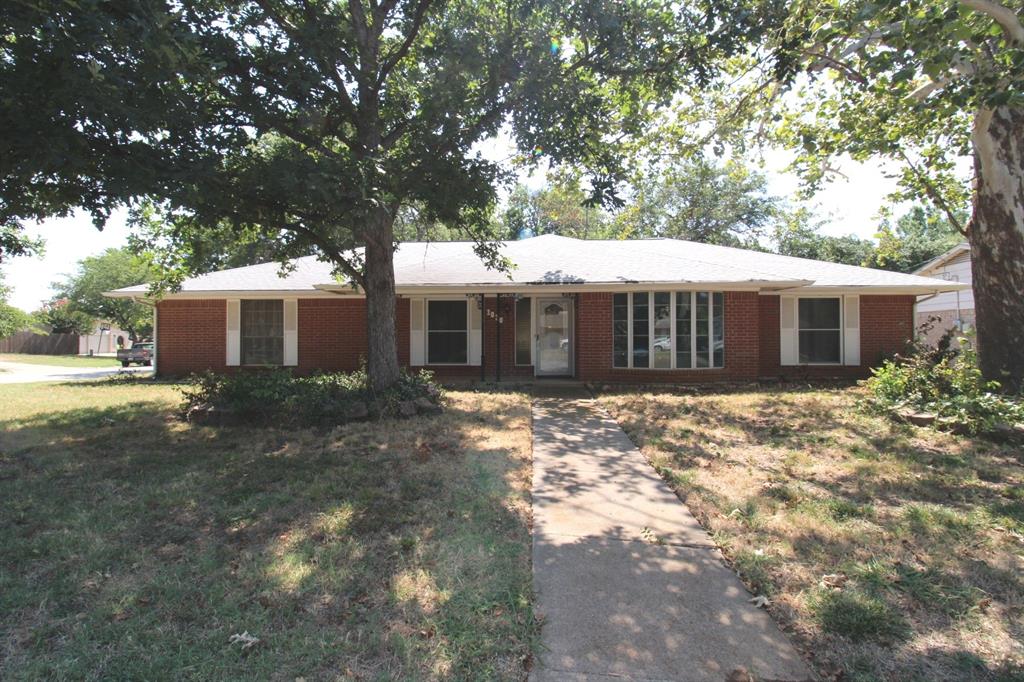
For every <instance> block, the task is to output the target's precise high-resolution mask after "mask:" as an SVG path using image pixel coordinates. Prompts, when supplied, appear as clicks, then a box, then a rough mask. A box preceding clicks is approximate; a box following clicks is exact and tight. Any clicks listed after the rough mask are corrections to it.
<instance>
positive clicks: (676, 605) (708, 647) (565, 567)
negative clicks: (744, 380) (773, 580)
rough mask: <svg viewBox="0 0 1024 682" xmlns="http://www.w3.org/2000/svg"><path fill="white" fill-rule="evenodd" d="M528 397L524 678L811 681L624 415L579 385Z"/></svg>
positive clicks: (540, 390) (543, 680) (542, 681)
mask: <svg viewBox="0 0 1024 682" xmlns="http://www.w3.org/2000/svg"><path fill="white" fill-rule="evenodd" d="M552 392H557V393H558V395H555V396H551V395H550V393H552ZM536 395H537V397H536V398H535V399H534V403H533V467H534V468H533V514H534V528H533V577H534V585H535V587H536V590H537V595H538V604H537V610H538V611H539V613H540V614H541V615H542V616H543V618H544V629H543V634H542V642H543V651H542V653H541V656H540V661H539V662H538V664H537V665H536V666H535V668H534V670H533V672H532V674H531V680H533V681H534V682H546V681H548V680H613V679H624V680H673V681H689V680H694V681H696V680H701V681H703V680H717V681H718V682H726V681H727V680H745V679H748V678H746V677H745V676H744V675H743V673H745V672H746V673H749V674H751V675H752V676H753V678H752V679H756V680H806V679H811V675H810V673H809V672H808V670H807V668H806V667H805V665H804V664H803V662H802V661H801V659H800V657H799V656H798V655H797V654H796V652H795V651H794V649H793V647H792V645H791V644H790V643H789V641H788V640H787V639H786V637H785V636H784V635H783V634H782V632H781V631H780V630H779V629H778V627H777V626H776V624H775V623H774V621H772V620H771V618H769V617H768V615H767V614H766V613H765V612H764V611H762V610H760V609H757V608H755V607H754V605H753V604H751V603H749V601H748V600H749V599H750V596H751V595H750V594H749V593H748V592H747V591H746V590H745V589H744V587H743V585H742V583H740V581H739V579H738V578H737V577H736V576H735V575H734V574H733V573H732V571H730V570H729V569H728V568H727V567H726V566H725V565H724V564H723V563H722V560H721V557H720V555H719V553H718V551H717V550H716V549H714V543H712V542H711V539H710V538H709V537H708V535H707V534H706V533H705V532H704V530H703V529H702V528H701V527H700V525H699V524H698V523H697V521H696V519H695V518H694V517H693V515H692V514H691V513H690V512H689V510H688V509H687V508H686V506H685V505H683V504H682V503H681V502H680V501H679V499H678V498H677V497H676V496H675V494H674V493H673V492H672V491H671V490H670V489H669V488H668V486H667V485H666V484H665V483H664V482H663V481H662V480H661V479H660V478H659V477H658V475H657V474H656V473H655V471H654V470H653V469H652V468H651V466H650V465H649V464H648V463H647V461H646V460H645V459H644V458H643V455H642V454H641V453H640V451H639V450H637V449H636V448H635V447H634V446H633V444H632V443H631V442H630V440H629V439H628V438H627V437H626V434H625V433H623V431H622V430H621V429H620V428H619V426H618V425H617V424H616V423H615V422H614V421H613V420H612V419H610V418H609V417H608V416H607V415H605V414H604V413H603V412H602V411H600V410H599V408H598V407H597V406H596V405H595V404H594V402H593V401H592V400H590V399H589V396H587V395H586V394H584V393H583V392H582V390H581V389H578V388H577V389H566V388H559V389H557V390H556V391H546V390H545V389H544V388H541V387H538V389H537V391H536Z"/></svg>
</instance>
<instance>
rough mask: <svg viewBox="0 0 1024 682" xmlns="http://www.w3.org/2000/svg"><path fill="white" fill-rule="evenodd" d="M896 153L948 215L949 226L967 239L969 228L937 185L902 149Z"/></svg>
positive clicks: (938, 206) (941, 209) (929, 196)
mask: <svg viewBox="0 0 1024 682" xmlns="http://www.w3.org/2000/svg"><path fill="white" fill-rule="evenodd" d="M896 151H897V153H898V154H899V155H900V158H902V159H903V162H904V163H906V164H907V167H908V168H910V170H911V172H912V173H913V174H914V175H916V176H917V177H918V178H919V179H920V180H921V184H922V185H923V186H924V191H925V194H927V195H928V198H929V199H931V200H932V203H933V204H935V206H936V207H937V208H938V209H939V210H940V211H942V212H943V213H945V214H946V219H947V220H948V221H949V224H950V225H952V226H953V227H955V228H956V231H957V232H959V233H960V234H962V235H963V236H964V237H966V236H967V228H966V227H964V224H963V223H962V222H961V221H960V219H959V218H958V217H957V215H956V213H955V212H954V211H953V209H952V207H950V205H949V203H948V202H947V201H946V200H945V199H944V198H943V197H942V195H941V194H939V191H938V190H936V189H935V185H933V184H932V181H931V180H929V179H928V176H927V175H926V174H925V172H924V171H922V170H920V169H919V168H918V167H917V164H915V163H914V162H913V161H912V160H911V158H910V157H909V156H907V153H906V152H905V151H903V148H902V147H898V148H897V150H896Z"/></svg>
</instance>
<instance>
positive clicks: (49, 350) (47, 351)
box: [0, 332, 78, 355]
mask: <svg viewBox="0 0 1024 682" xmlns="http://www.w3.org/2000/svg"><path fill="white" fill-rule="evenodd" d="M0 353H28V354H29V355H75V354H77V353H78V334H33V333H32V332H16V333H14V334H12V335H10V336H8V337H7V338H5V339H0Z"/></svg>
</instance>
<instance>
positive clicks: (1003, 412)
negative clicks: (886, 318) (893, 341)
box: [864, 337, 1024, 433]
mask: <svg viewBox="0 0 1024 682" xmlns="http://www.w3.org/2000/svg"><path fill="white" fill-rule="evenodd" d="M958 341H959V348H958V349H954V348H953V347H952V346H951V344H950V343H949V341H948V337H947V339H945V340H944V341H942V342H940V343H939V345H938V346H936V347H933V348H929V347H925V346H922V345H919V344H917V345H914V346H912V347H911V349H910V352H909V353H907V354H905V355H898V356H896V357H895V358H893V359H891V360H886V361H885V362H884V363H883V364H882V366H881V367H878V368H876V369H873V370H872V377H871V378H870V379H868V380H867V381H865V382H864V384H865V386H866V387H867V389H868V398H867V400H866V406H867V407H868V408H869V409H871V410H874V411H876V412H883V413H887V414H890V415H897V414H899V413H901V412H903V411H913V412H925V413H929V414H934V415H935V416H936V424H938V425H944V424H945V425H951V426H955V427H957V428H962V429H964V430H966V431H968V432H970V433H982V432H988V431H992V430H993V429H995V428H996V427H997V426H999V425H1004V424H1009V425H1018V424H1024V401H1022V400H1021V399H1020V397H1014V396H1009V395H1005V394H1003V393H1000V385H999V382H996V381H987V380H986V379H985V378H984V377H983V376H982V375H981V370H980V369H979V368H978V358H977V353H976V352H975V350H974V346H973V343H972V341H971V339H970V338H968V337H962V338H959V339H958Z"/></svg>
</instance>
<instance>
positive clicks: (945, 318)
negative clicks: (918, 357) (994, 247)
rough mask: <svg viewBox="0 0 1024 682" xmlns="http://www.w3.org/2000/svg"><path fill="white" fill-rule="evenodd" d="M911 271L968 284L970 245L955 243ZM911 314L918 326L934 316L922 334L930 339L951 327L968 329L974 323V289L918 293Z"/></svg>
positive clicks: (969, 275)
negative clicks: (931, 294) (930, 327)
mask: <svg viewBox="0 0 1024 682" xmlns="http://www.w3.org/2000/svg"><path fill="white" fill-rule="evenodd" d="M914 274H915V275H920V276H922V277H934V278H936V279H944V280H946V281H948V282H960V283H961V284H971V247H970V246H969V245H968V244H967V243H966V242H964V243H963V244H957V245H956V246H954V247H953V248H952V249H950V250H949V251H947V252H946V253H944V254H942V255H941V256H939V257H938V258H934V259H932V260H930V261H928V262H927V263H925V264H924V265H923V266H921V267H920V268H918V269H917V270H915V271H914ZM915 318H916V319H915V324H916V325H917V326H918V327H920V326H921V325H922V324H924V323H925V322H927V321H928V320H929V319H933V318H938V322H936V324H935V325H934V326H933V327H932V329H931V330H930V331H929V332H928V334H927V335H926V337H925V338H926V339H927V340H928V341H931V342H934V341H937V340H938V339H939V338H940V337H941V336H942V335H943V334H945V333H946V332H947V331H948V330H950V329H952V328H954V327H956V328H959V329H961V330H967V329H971V328H973V327H974V293H973V291H972V290H971V289H963V290H960V291H947V292H945V293H941V294H936V295H934V296H922V297H920V298H919V299H918V302H917V314H916V316H915Z"/></svg>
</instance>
